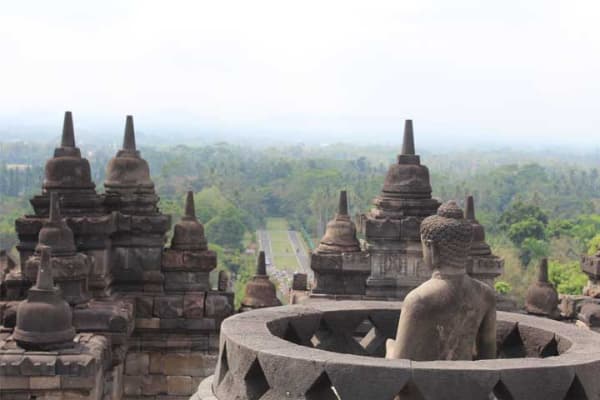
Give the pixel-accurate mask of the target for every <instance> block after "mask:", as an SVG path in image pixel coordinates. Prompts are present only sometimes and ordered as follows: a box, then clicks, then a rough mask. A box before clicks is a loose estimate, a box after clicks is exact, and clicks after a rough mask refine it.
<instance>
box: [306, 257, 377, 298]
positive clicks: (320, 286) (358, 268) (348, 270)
mask: <svg viewBox="0 0 600 400" xmlns="http://www.w3.org/2000/svg"><path fill="white" fill-rule="evenodd" d="M310 266H311V268H312V270H313V271H314V273H315V280H314V287H313V293H315V294H353V295H364V294H365V281H366V279H367V277H368V276H369V274H370V273H371V266H370V264H369V255H368V254H367V253H365V252H357V253H341V254H318V253H313V254H312V255H311V260H310Z"/></svg>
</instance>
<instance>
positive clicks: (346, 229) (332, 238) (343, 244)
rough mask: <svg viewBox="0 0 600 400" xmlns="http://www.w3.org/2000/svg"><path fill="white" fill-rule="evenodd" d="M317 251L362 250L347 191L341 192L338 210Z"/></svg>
mask: <svg viewBox="0 0 600 400" xmlns="http://www.w3.org/2000/svg"><path fill="white" fill-rule="evenodd" d="M316 251H317V253H346V252H356V251H360V243H359V241H358V239H357V238H356V226H355V225H354V222H352V220H351V219H350V216H349V215H348V198H347V195H346V191H345V190H342V191H341V192H340V200H339V205H338V212H337V214H336V215H335V218H333V219H332V220H331V221H329V223H328V224H327V229H326V230H325V235H324V236H323V238H322V239H321V242H320V243H319V246H318V247H317V250H316Z"/></svg>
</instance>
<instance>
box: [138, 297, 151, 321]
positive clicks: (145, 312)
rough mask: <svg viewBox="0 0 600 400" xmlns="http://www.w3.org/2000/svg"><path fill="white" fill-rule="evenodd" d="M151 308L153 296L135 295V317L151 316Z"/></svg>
mask: <svg viewBox="0 0 600 400" xmlns="http://www.w3.org/2000/svg"><path fill="white" fill-rule="evenodd" d="M153 310H154V297H153V296H137V297H136V298H135V316H136V317H137V318H151V317H152V311H153Z"/></svg>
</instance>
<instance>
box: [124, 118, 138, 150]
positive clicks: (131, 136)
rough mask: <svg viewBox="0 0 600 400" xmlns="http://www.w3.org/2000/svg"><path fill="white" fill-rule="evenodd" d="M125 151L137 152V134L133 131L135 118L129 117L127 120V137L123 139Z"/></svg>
mask: <svg viewBox="0 0 600 400" xmlns="http://www.w3.org/2000/svg"><path fill="white" fill-rule="evenodd" d="M123 150H127V151H132V152H133V151H136V148H135V132H134V130H133V116H131V115H128V116H127V117H126V118H125V135H124V137H123Z"/></svg>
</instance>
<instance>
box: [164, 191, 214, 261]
mask: <svg viewBox="0 0 600 400" xmlns="http://www.w3.org/2000/svg"><path fill="white" fill-rule="evenodd" d="M171 248H172V249H177V250H190V251H194V250H195V251H204V250H207V249H208V247H207V245H206V236H204V226H202V224H201V223H200V222H199V221H198V219H197V218H196V210H195V206H194V193H193V192H191V191H189V192H187V196H186V199H185V214H184V216H183V217H182V218H181V220H180V221H179V222H178V223H176V224H175V226H174V228H173V239H171Z"/></svg>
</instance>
